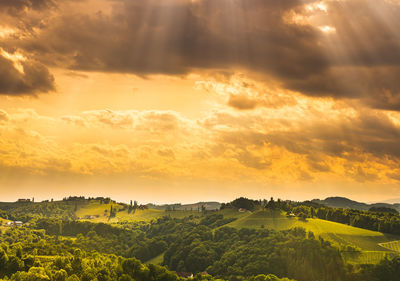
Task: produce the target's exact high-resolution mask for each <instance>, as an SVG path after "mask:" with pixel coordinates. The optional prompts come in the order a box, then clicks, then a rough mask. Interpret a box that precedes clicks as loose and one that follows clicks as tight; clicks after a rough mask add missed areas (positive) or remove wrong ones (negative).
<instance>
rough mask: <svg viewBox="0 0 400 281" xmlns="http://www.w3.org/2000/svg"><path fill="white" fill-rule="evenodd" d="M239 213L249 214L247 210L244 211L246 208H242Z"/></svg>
mask: <svg viewBox="0 0 400 281" xmlns="http://www.w3.org/2000/svg"><path fill="white" fill-rule="evenodd" d="M239 212H240V213H245V212H247V210H246V209H244V208H240V209H239Z"/></svg>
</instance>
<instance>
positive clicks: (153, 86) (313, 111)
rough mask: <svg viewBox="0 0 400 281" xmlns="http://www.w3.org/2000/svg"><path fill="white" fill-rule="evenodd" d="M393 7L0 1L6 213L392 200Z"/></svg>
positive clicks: (398, 85) (396, 181)
mask: <svg viewBox="0 0 400 281" xmlns="http://www.w3.org/2000/svg"><path fill="white" fill-rule="evenodd" d="M399 30H400V1H398V0H324V1H314V0H284V1H283V0H282V1H277V0H162V1H160V0H82V1H78V0H13V1H9V0H0V191H1V198H0V199H1V201H14V200H16V199H18V198H24V197H29V198H30V197H35V198H36V199H37V200H43V199H50V198H54V199H58V198H62V197H65V196H69V195H83V196H110V197H112V198H114V199H116V200H118V201H124V202H128V201H129V200H131V199H133V200H138V201H139V202H143V203H147V202H154V203H167V202H184V203H186V202H197V201H222V202H226V201H230V200H232V199H234V198H236V197H239V196H246V197H249V198H254V199H260V198H269V197H271V196H273V197H275V198H277V197H279V198H282V199H292V200H306V199H313V198H325V197H328V196H346V197H349V198H352V199H355V200H358V201H367V202H376V201H382V200H386V199H391V198H399V197H400V79H399V77H400V31H399Z"/></svg>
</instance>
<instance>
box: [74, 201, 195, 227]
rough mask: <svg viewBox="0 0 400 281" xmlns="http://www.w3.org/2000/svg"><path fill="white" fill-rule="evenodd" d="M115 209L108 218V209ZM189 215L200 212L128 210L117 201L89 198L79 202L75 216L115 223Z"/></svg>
mask: <svg viewBox="0 0 400 281" xmlns="http://www.w3.org/2000/svg"><path fill="white" fill-rule="evenodd" d="M111 207H112V208H113V209H114V210H117V212H116V215H115V217H113V218H110V209H111ZM190 215H194V216H199V215H201V213H199V212H198V211H170V212H167V211H163V210H156V209H144V210H141V209H136V210H134V211H132V212H128V207H127V205H124V204H118V203H114V202H111V203H107V204H102V203H101V202H100V201H98V200H91V201H90V202H89V203H88V204H81V205H79V206H78V209H77V211H76V216H77V217H78V218H79V219H80V220H87V221H92V222H108V223H116V222H121V221H128V222H134V221H151V220H153V219H158V218H161V217H163V216H171V217H173V218H184V217H187V216H190Z"/></svg>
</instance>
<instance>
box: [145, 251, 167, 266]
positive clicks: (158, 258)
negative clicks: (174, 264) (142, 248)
mask: <svg viewBox="0 0 400 281" xmlns="http://www.w3.org/2000/svg"><path fill="white" fill-rule="evenodd" d="M163 260H164V253H162V254H161V255H158V256H156V257H155V258H152V259H151V260H148V261H147V262H146V264H149V263H152V264H161V263H162V262H163Z"/></svg>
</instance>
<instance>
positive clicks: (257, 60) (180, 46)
mask: <svg viewBox="0 0 400 281" xmlns="http://www.w3.org/2000/svg"><path fill="white" fill-rule="evenodd" d="M8 2H12V1H2V2H0V3H3V5H5V4H4V3H8ZM34 2H35V3H37V4H33V3H34ZM316 2H317V1H316V0H308V1H304V0H303V1H301V0H285V1H276V0H199V1H191V0H164V1H152V0H129V1H128V0H113V1H110V2H109V5H110V6H109V7H108V8H104V7H103V8H101V7H99V8H98V10H95V11H93V12H88V11H89V10H88V11H80V10H78V9H76V10H74V11H71V9H65V10H64V9H63V8H62V5H61V4H62V3H63V2H59V3H58V5H59V6H60V7H59V8H58V9H57V11H58V16H55V17H52V18H51V19H50V18H49V19H48V20H49V22H47V23H46V24H43V25H40V33H38V34H35V36H33V37H32V36H27V37H24V38H17V39H15V38H14V39H10V40H7V42H5V44H7V46H8V47H14V46H18V47H19V48H22V49H24V50H25V51H27V52H29V53H31V54H32V55H35V56H36V58H37V59H39V60H40V61H42V62H43V63H45V64H46V65H48V66H50V65H56V66H61V67H66V68H70V69H77V70H86V71H105V72H122V73H135V74H138V75H148V74H155V73H165V74H185V73H188V72H190V71H191V70H193V69H228V68H241V69H243V68H246V69H249V70H252V71H256V72H261V73H264V74H266V75H268V76H272V77H274V78H275V79H277V80H278V81H279V82H281V83H282V85H283V86H284V87H286V88H288V89H291V90H296V91H300V92H302V93H303V94H306V95H311V96H332V97H335V98H356V99H360V100H362V101H363V102H364V103H366V104H368V105H369V106H371V107H375V108H383V109H391V110H400V83H399V82H398V81H397V80H398V77H399V74H400V51H399V50H400V33H399V32H398V27H399V26H400V17H399V15H400V6H399V5H397V4H394V3H391V2H389V1H385V0H379V1H376V0H373V1H372V0H352V1H334V0H332V1H326V5H327V7H328V11H327V13H322V12H320V14H319V15H317V16H318V17H319V18H320V19H319V22H320V24H321V25H325V24H326V25H331V26H333V27H334V28H335V29H336V32H335V33H332V34H329V35H328V34H324V33H323V32H322V31H321V30H320V29H319V28H318V26H317V25H315V24H314V25H311V24H307V23H302V24H300V23H298V22H296V21H294V20H293V19H294V18H293V15H301V16H304V17H307V16H308V15H309V13H310V12H307V10H306V9H305V8H304V5H305V4H309V3H311V4H312V3H316ZM27 3H28V4H27ZM14 5H15V6H18V7H21V6H22V7H32V8H34V7H48V6H49V5H53V2H52V1H45V0H41V1H38V2H36V1H28V0H26V1H23V0H18V1H16V2H15V3H14ZM43 16H44V17H46V13H43ZM291 17H292V18H291ZM231 102H232V106H235V104H240V105H241V104H242V103H241V102H238V101H237V100H236V101H235V100H232V101H231ZM245 107H246V108H248V109H251V108H252V105H251V104H248V105H246V106H245ZM238 108H240V107H238Z"/></svg>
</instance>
